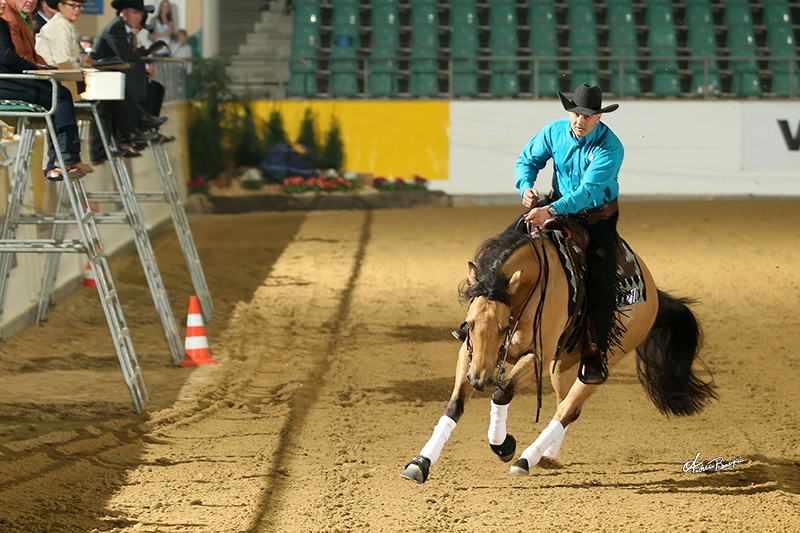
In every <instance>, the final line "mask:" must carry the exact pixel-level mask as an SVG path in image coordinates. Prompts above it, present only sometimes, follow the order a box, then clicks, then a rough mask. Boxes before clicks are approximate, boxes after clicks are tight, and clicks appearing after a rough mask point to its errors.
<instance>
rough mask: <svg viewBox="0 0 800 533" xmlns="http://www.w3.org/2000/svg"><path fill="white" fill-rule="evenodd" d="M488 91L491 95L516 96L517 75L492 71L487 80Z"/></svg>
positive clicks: (517, 92)
mask: <svg viewBox="0 0 800 533" xmlns="http://www.w3.org/2000/svg"><path fill="white" fill-rule="evenodd" d="M489 92H490V93H492V95H493V96H500V97H503V96H517V95H518V94H519V76H518V75H517V74H516V73H510V72H509V73H494V72H493V73H492V77H491V79H490V80H489Z"/></svg>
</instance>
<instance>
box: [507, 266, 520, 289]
mask: <svg viewBox="0 0 800 533" xmlns="http://www.w3.org/2000/svg"><path fill="white" fill-rule="evenodd" d="M521 283H522V270H517V271H516V272H514V275H513V276H511V279H510V280H508V292H509V294H515V293H516V292H517V289H518V288H519V286H520V284H521Z"/></svg>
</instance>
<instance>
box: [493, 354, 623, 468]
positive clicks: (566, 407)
mask: <svg viewBox="0 0 800 533" xmlns="http://www.w3.org/2000/svg"><path fill="white" fill-rule="evenodd" d="M623 357H625V353H624V352H621V351H620V353H617V354H614V355H613V356H612V357H611V358H609V361H608V366H609V368H612V367H613V366H614V365H615V364H616V363H618V362H619V360H620V359H622V358H623ZM562 363H563V364H564V365H565V366H564V367H563V368H560V367H558V366H557V367H556V373H557V374H559V377H558V378H556V381H555V383H554V388H556V394H563V390H564V389H565V388H566V387H567V384H568V383H569V382H570V380H571V383H572V385H571V386H570V387H569V389H568V390H569V392H568V393H567V395H566V397H565V398H564V399H563V400H561V401H560V402H559V403H558V407H556V412H555V415H553V419H552V420H551V421H550V424H549V425H548V426H547V428H545V430H544V431H542V433H541V434H540V435H539V437H538V438H537V439H536V440H535V441H534V443H533V444H531V445H530V446H529V447H528V448H527V449H525V451H523V452H522V454H521V455H520V458H519V459H518V460H517V461H516V462H515V463H514V464H513V465H511V468H510V469H509V472H508V473H509V474H517V475H524V476H527V475H528V470H529V469H530V468H531V467H533V466H535V465H537V464H538V463H539V461H540V460H541V458H542V457H543V456H545V453H548V454H549V453H552V451H553V449H552V448H551V446H558V447H560V445H561V444H560V441H563V439H564V434H565V433H566V431H567V427H569V425H570V424H571V423H572V422H574V421H575V420H576V419H577V418H578V416H580V413H581V408H582V407H583V404H584V402H586V400H587V399H588V398H589V397H590V396H591V395H592V394H594V392H595V391H596V390H597V388H598V387H600V385H586V384H584V383H581V382H580V381H578V380H577V379H576V378H577V369H576V368H574V364H572V363H571V360H570V359H568V358H567V359H564V360H563V361H562V360H559V365H560V364H562ZM573 373H574V376H573ZM561 374H563V375H561ZM562 380H563V381H562ZM556 383H557V385H556Z"/></svg>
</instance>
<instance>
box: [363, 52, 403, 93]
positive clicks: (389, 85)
mask: <svg viewBox="0 0 800 533" xmlns="http://www.w3.org/2000/svg"><path fill="white" fill-rule="evenodd" d="M396 56H397V48H396V47H394V46H391V45H389V46H381V45H378V46H372V48H370V58H371V59H370V60H369V69H370V75H369V93H370V95H371V96H394V95H395V94H397V90H398V87H397V68H398V66H397V59H396Z"/></svg>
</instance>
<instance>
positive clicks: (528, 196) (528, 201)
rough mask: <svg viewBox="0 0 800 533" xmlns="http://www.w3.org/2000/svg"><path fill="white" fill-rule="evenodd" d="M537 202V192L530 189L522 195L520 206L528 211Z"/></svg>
mask: <svg viewBox="0 0 800 533" xmlns="http://www.w3.org/2000/svg"><path fill="white" fill-rule="evenodd" d="M538 201H539V191H537V190H536V189H534V188H533V187H531V188H530V189H525V192H523V193H522V205H524V206H525V207H527V208H528V209H530V208H531V207H533V206H534V205H536V202H538Z"/></svg>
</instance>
